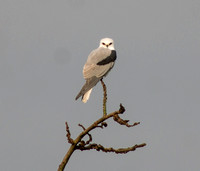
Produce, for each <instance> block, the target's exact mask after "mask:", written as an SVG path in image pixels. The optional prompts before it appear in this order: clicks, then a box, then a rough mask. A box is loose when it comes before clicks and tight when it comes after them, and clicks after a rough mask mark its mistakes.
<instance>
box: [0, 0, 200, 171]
mask: <svg viewBox="0 0 200 171" xmlns="http://www.w3.org/2000/svg"><path fill="white" fill-rule="evenodd" d="M199 18H200V1H199V0H168V1H165V0H151V1H149V0H124V1H116V0H110V1H108V0H101V1H97V0H56V1H55V0H1V1H0V137H1V141H0V169H1V170H3V171H10V170H20V171H27V170H30V171H44V170H52V171H54V170H56V169H57V167H58V165H59V164H60V162H61V160H62V159H63V157H64V155H65V153H66V151H67V149H68V148H69V144H68V143H67V140H66V137H65V135H66V132H65V121H68V123H69V126H70V128H71V133H72V137H73V138H75V137H76V136H77V134H78V133H79V132H80V131H81V128H80V127H78V126H77V125H78V123H81V124H83V125H84V126H88V125H90V124H91V123H93V122H94V121H95V120H97V119H98V118H99V117H101V113H102V110H101V109H102V87H101V85H100V84H98V85H97V86H96V87H95V89H94V90H93V92H92V94H91V97H90V99H89V101H88V103H86V104H83V103H82V102H81V101H80V100H79V101H75V100H74V98H75V96H76V95H77V93H78V92H79V90H80V89H81V87H82V85H83V84H84V79H83V77H82V68H83V65H84V63H85V61H86V59H87V56H88V54H89V53H90V51H91V50H93V49H94V48H97V47H98V45H99V40H100V39H101V38H104V37H111V38H113V39H114V41H115V48H116V50H117V53H118V58H117V61H116V65H115V67H114V68H113V70H112V71H111V72H110V73H109V75H108V76H107V78H105V79H104V80H105V83H106V85H107V88H108V112H112V111H114V110H117V109H118V106H119V104H120V103H122V104H123V105H124V106H125V107H126V109H127V110H126V113H125V115H124V118H127V119H130V120H131V121H132V122H135V121H140V122H141V125H139V126H137V127H135V128H129V129H128V128H125V127H123V126H119V125H117V124H116V123H114V122H108V123H109V126H108V128H106V129H104V130H100V129H99V130H95V131H94V132H92V133H93V141H94V142H95V143H100V144H102V145H104V146H108V147H109V146H113V147H115V148H118V147H126V146H132V145H134V144H139V143H143V142H145V143H147V146H146V147H145V148H142V149H138V150H137V151H135V152H130V153H128V154H127V155H115V154H111V153H109V154H105V153H101V152H96V151H88V152H80V151H76V152H75V153H74V154H73V156H72V158H71V159H70V162H69V164H68V165H67V167H68V169H67V170H70V171H79V170H96V171H102V170H109V171H121V170H133V169H134V170H137V171H147V170H150V171H160V170H162V171H168V170H172V171H173V170H176V171H177V170H178V171H179V170H181V171H188V170H199V169H200V163H199V159H200V148H199V144H200V134H199V130H200V125H199V120H200V115H199V114H200V90H199V87H200V76H199V75H200V67H199V63H200V20H199Z"/></svg>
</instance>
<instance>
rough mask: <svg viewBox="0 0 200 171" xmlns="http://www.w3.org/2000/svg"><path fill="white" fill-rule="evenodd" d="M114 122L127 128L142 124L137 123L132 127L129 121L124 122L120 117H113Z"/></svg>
mask: <svg viewBox="0 0 200 171" xmlns="http://www.w3.org/2000/svg"><path fill="white" fill-rule="evenodd" d="M113 120H114V121H116V122H117V123H119V124H120V125H126V126H127V127H133V126H136V125H139V124H140V122H135V123H133V124H131V125H130V124H128V122H129V120H123V119H122V118H120V117H119V115H115V116H113Z"/></svg>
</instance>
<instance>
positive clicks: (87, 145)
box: [58, 80, 146, 171]
mask: <svg viewBox="0 0 200 171" xmlns="http://www.w3.org/2000/svg"><path fill="white" fill-rule="evenodd" d="M101 84H102V87H103V92H104V98H103V116H102V117H101V118H99V119H98V120H97V121H95V122H94V123H93V124H91V125H90V126H89V127H88V128H85V127H84V126H83V125H81V124H79V126H80V127H81V128H82V129H83V131H82V132H81V133H80V134H79V135H78V136H77V138H76V139H75V140H73V139H72V138H71V133H70V130H69V126H68V124H67V122H66V123H65V124H66V132H67V135H66V136H67V139H68V142H69V143H70V144H71V146H70V148H69V150H68V152H67V153H66V155H65V156H64V158H63V160H62V162H61V164H60V165H59V168H58V171H63V170H64V168H65V166H66V164H67V163H68V161H69V159H70V157H71V155H72V154H73V152H74V151H75V150H82V151H84V150H91V149H95V150H97V151H103V152H114V153H116V154H125V153H128V152H130V151H134V150H136V149H137V148H141V147H144V146H145V145H146V144H145V143H143V144H139V145H137V144H136V145H134V146H132V147H128V148H119V149H114V148H112V147H110V148H105V147H104V146H102V145H100V144H95V143H91V142H92V135H91V134H90V133H89V132H90V131H92V130H93V129H95V128H102V129H103V128H105V127H107V123H106V122H105V121H106V120H108V119H109V118H113V119H114V121H116V122H117V123H119V124H120V125H125V126H127V127H133V126H136V125H138V124H140V122H136V123H134V124H132V125H130V124H128V122H129V120H123V119H122V118H120V117H119V114H123V113H124V112H125V108H124V107H123V106H122V104H120V108H119V110H117V111H115V112H112V113H110V114H107V110H106V103H107V92H106V85H105V84H104V82H103V80H101ZM86 135H88V136H89V139H88V140H87V141H86V142H85V141H84V140H83V138H84V137H85V136H86Z"/></svg>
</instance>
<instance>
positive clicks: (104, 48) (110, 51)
mask: <svg viewBox="0 0 200 171" xmlns="http://www.w3.org/2000/svg"><path fill="white" fill-rule="evenodd" d="M116 58H117V53H116V51H115V48H114V41H113V40H112V39H110V38H104V39H101V40H100V44H99V47H98V48H97V49H95V50H93V51H92V52H91V53H90V54H89V56H88V59H87V62H86V63H85V65H84V67H83V77H84V79H85V80H86V83H85V84H84V85H83V87H82V89H81V91H80V92H79V93H78V95H77V96H76V100H77V99H78V98H79V97H81V96H82V101H83V102H84V103H86V102H87V100H88V99H89V97H90V94H91V92H92V88H93V87H94V86H95V85H96V84H97V83H98V82H99V81H100V80H101V79H102V78H103V77H104V76H106V75H107V74H108V72H109V71H110V70H111V69H112V67H113V66H114V63H115V60H116Z"/></svg>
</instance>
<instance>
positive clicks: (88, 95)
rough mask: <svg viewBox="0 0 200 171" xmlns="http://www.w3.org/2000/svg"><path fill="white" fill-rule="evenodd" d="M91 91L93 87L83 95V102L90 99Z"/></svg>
mask: <svg viewBox="0 0 200 171" xmlns="http://www.w3.org/2000/svg"><path fill="white" fill-rule="evenodd" d="M91 92H92V88H91V89H90V90H89V91H87V92H86V93H85V94H84V95H83V98H82V102H83V103H86V102H87V101H88V99H89V98H90V94H91Z"/></svg>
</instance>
